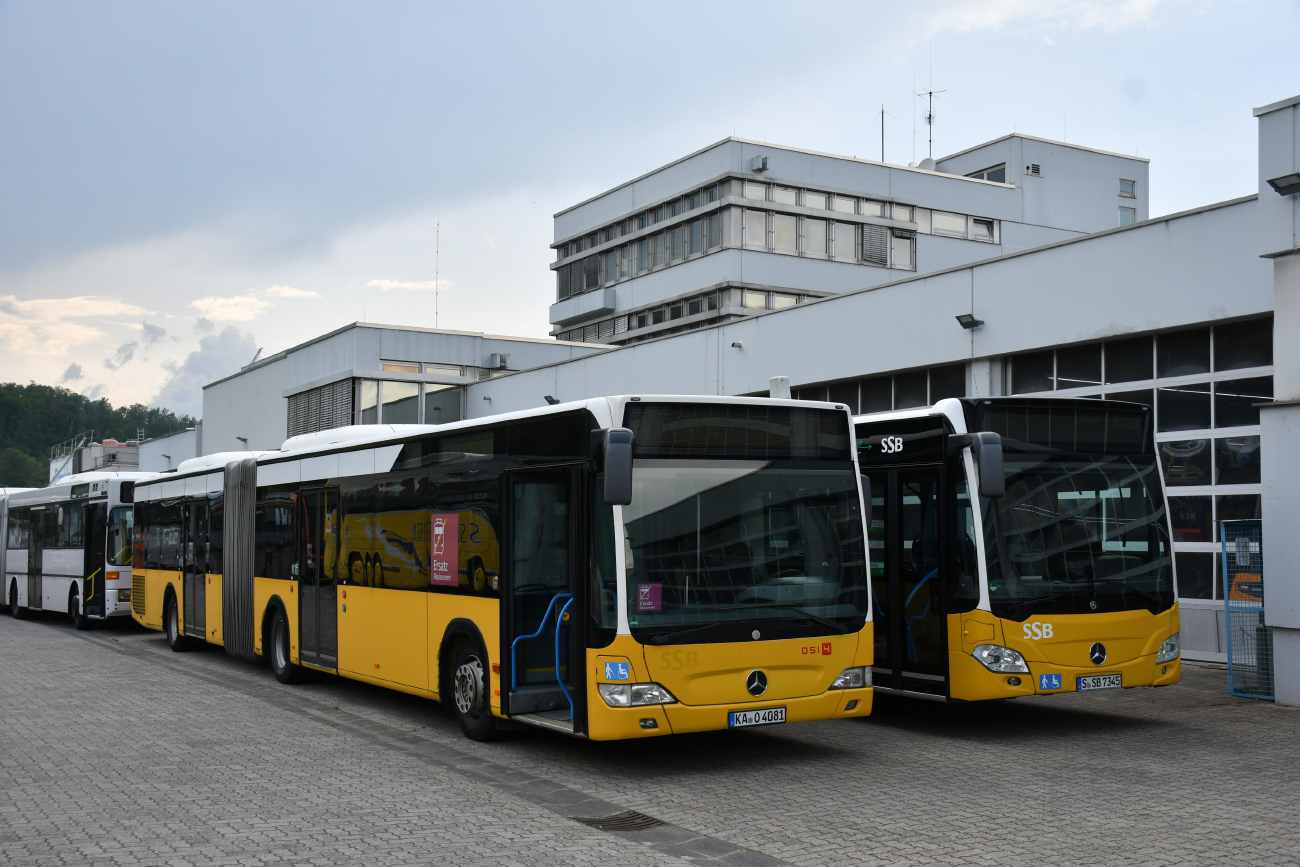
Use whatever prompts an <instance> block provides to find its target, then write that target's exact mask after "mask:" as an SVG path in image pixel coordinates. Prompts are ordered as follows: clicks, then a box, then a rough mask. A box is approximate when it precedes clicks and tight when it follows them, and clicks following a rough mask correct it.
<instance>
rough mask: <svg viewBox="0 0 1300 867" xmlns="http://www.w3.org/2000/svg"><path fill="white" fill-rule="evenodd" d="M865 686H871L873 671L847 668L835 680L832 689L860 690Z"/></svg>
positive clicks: (863, 668)
mask: <svg viewBox="0 0 1300 867" xmlns="http://www.w3.org/2000/svg"><path fill="white" fill-rule="evenodd" d="M864 686H871V669H869V668H866V667H862V668H846V669H844V670H843V671H841V672H840V675H839V677H837V678H835V681H834V682H833V683H832V684H831V689H858V688H860V687H864Z"/></svg>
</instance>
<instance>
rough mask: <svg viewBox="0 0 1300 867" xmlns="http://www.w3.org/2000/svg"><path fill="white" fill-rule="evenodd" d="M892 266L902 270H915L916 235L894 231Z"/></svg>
mask: <svg viewBox="0 0 1300 867" xmlns="http://www.w3.org/2000/svg"><path fill="white" fill-rule="evenodd" d="M892 246H893V251H892V252H893V259H894V267H895V268H901V269H903V270H904V271H915V270H916V236H915V235H913V234H912V233H911V232H901V231H898V230H895V231H894V238H893V245H892Z"/></svg>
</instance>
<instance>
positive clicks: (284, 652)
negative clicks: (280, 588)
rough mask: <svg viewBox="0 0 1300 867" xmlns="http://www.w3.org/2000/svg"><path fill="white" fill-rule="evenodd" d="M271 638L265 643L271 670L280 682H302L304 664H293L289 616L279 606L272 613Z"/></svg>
mask: <svg viewBox="0 0 1300 867" xmlns="http://www.w3.org/2000/svg"><path fill="white" fill-rule="evenodd" d="M268 631H269V632H270V639H269V641H266V642H264V643H263V646H264V647H266V650H267V656H269V657H270V660H271V671H272V673H274V674H275V679H276V680H278V681H280V683H300V682H301V681H302V678H303V670H302V666H300V665H294V664H293V656H292V655H291V653H290V648H289V618H288V617H286V616H285V614H284V609H283V608H280V607H279V606H277V607H276V609H275V614H273V615H271V627H270V629H269V630H268Z"/></svg>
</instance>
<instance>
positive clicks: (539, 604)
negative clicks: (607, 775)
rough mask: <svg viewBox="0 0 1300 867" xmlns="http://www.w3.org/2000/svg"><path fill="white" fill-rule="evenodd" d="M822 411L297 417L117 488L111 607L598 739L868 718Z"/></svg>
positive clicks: (467, 714)
mask: <svg viewBox="0 0 1300 867" xmlns="http://www.w3.org/2000/svg"><path fill="white" fill-rule="evenodd" d="M862 483H863V482H862V478H861V477H860V476H859V473H858V466H857V458H856V452H855V450H854V448H853V440H852V418H851V417H850V415H849V413H848V410H847V408H846V407H844V406H842V405H839V406H837V405H835V404H816V403H808V402H797V401H789V400H767V399H755V398H697V397H689V398H688V397H652V396H644V397H611V398H600V399H594V400H589V401H585V402H582V403H574V404H561V405H557V406H551V407H546V408H543V409H538V410H532V411H527V412H519V413H512V414H505V415H501V416H497V417H493V418H490V419H481V420H476V421H465V422H458V423H454V424H448V425H441V426H436V427H435V426H414V425H411V426H374V425H371V426H365V427H352V428H341V429H338V430H334V431H326V432H323V433H318V434H308V435H304V436H300V437H294V438H292V439H290V440H288V441H287V442H286V443H285V444H284V447H283V449H282V450H281V451H275V452H261V453H255V454H253V453H232V454H225V455H212V456H208V457H204V458H198V459H195V460H192V461H186V462H184V463H183V464H181V466H180V467H179V468H178V470H177V471H176V472H174V473H165V474H160V475H158V476H157V477H154V478H152V479H150V480H148V481H145V482H142V483H141V484H139V485H138V486H137V495H136V496H137V506H136V508H137V514H136V521H137V524H136V527H137V534H136V551H135V557H136V561H135V562H136V565H137V568H136V570H135V576H136V588H137V589H136V595H135V597H134V601H135V609H134V611H135V617H136V619H137V620H138V621H139V622H140V623H142V624H144V625H145V626H147V627H151V628H154V629H163V630H165V631H166V633H167V637H168V640H169V641H170V643H171V645H172V647H173V648H174V649H177V650H183V649H185V648H187V647H190V646H194V645H195V644H197V643H198V642H207V643H210V644H219V645H224V647H225V648H226V650H227V651H228V652H230V653H232V654H236V655H239V656H243V657H246V658H249V659H254V658H264V659H267V660H269V662H270V664H271V667H272V669H273V670H274V672H275V674H276V676H277V677H278V678H279V679H280V680H281V681H284V682H291V681H294V680H296V679H297V678H298V677H300V676H301V674H302V672H303V670H304V669H313V670H321V671H328V672H336V673H338V674H339V675H342V676H345V677H349V678H355V679H357V680H363V681H368V682H371V683H375V684H380V685H383V686H387V687H391V688H393V689H398V690H402V691H405V692H409V693H413V694H416V695H420V696H425V697H428V698H432V699H439V700H441V701H443V703H444V705H445V706H447V707H448V708H449V709H450V710H451V711H452V713H454V715H455V716H456V718H457V720H458V721H459V723H460V725H461V727H462V729H463V730H464V732H465V734H466V735H467V736H469V737H471V738H475V739H487V738H490V737H492V736H493V735H494V734H495V733H496V732H497V731H498V728H499V724H500V723H501V721H503V720H513V721H516V722H521V723H526V724H531V725H536V726H541V727H544V728H549V729H553V730H557V731H561V732H566V733H570V734H574V735H579V736H585V737H588V738H592V739H598V740H609V739H618V738H629V737H649V736H656V735H664V734H670V733H674V732H691V731H704V730H711V729H726V728H729V727H740V726H750V725H764V724H774V723H783V722H797V721H801V720H818V719H827V718H831V717H851V716H861V715H865V714H868V713H870V710H871V698H872V690H871V680H870V670H871V664H872V652H873V642H872V623H871V606H870V592H869V587H868V577H867V575H868V572H867V563H866V545H865V533H866V525H865V516H864V514H863V505H862V502H863V501H862V488H861V486H862Z"/></svg>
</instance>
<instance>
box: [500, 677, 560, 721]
mask: <svg viewBox="0 0 1300 867" xmlns="http://www.w3.org/2000/svg"><path fill="white" fill-rule="evenodd" d="M552 711H563V718H564V719H569V717H570V716H571V715H572V714H571V712H570V709H569V698H568V696H566V695H565V694H564V691H563V690H561V689H560V687H559V685H558V684H556V683H554V682H552V683H550V684H545V685H540V686H521V687H519V688H518V689H516V690H514V691H513V692H511V693H510V713H511V714H512V715H513V714H524V713H547V712H552Z"/></svg>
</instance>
